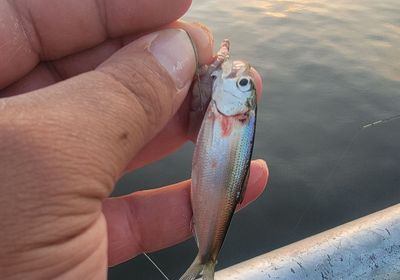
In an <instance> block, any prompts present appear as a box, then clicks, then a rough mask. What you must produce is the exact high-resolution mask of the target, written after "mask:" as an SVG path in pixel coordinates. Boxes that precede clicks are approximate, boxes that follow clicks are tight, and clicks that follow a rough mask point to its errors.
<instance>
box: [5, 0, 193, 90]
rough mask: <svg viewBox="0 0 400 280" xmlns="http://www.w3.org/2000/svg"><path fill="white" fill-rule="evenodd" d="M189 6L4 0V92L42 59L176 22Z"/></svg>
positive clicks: (184, 1) (178, 2) (122, 0)
mask: <svg viewBox="0 0 400 280" xmlns="http://www.w3.org/2000/svg"><path fill="white" fill-rule="evenodd" d="M190 4H191V1H190V0H174V1H162V0H153V1H147V0H90V1H70V0H61V1H53V0H42V1H1V2H0V18H1V19H2V23H3V24H2V25H1V26H0V34H1V35H0V46H1V47H2V52H1V54H0V62H1V63H0V72H1V73H2V75H1V77H0V88H3V87H5V86H7V85H9V84H11V83H12V82H14V81H15V80H17V79H19V78H21V77H22V76H24V75H25V74H26V73H28V72H29V71H31V70H32V69H33V68H34V67H35V65H36V64H37V63H38V62H39V61H40V60H53V59H57V58H60V57H63V56H66V55H69V54H72V53H75V52H78V51H81V50H84V49H87V48H91V47H94V46H96V45H98V44H99V43H101V42H103V41H104V40H106V39H107V38H115V37H119V36H122V35H127V34H132V33H138V32H143V31H146V30H148V29H154V28H156V27H159V26H162V25H165V24H167V23H170V22H173V21H175V20H176V19H178V18H179V17H181V16H182V15H183V14H184V13H185V12H186V11H187V9H188V8H189V6H190ZM60 14H62V16H60Z"/></svg>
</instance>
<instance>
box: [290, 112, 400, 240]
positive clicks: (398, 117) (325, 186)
mask: <svg viewBox="0 0 400 280" xmlns="http://www.w3.org/2000/svg"><path fill="white" fill-rule="evenodd" d="M397 119H400V114H398V115H394V116H391V117H388V118H384V119H380V120H377V121H374V122H371V123H367V124H365V125H363V126H361V127H360V128H359V129H358V131H357V132H356V133H355V134H354V135H353V137H352V138H351V140H350V142H349V143H348V144H347V145H346V147H345V149H344V150H343V152H342V154H341V155H340V156H339V157H338V159H337V160H336V162H337V163H336V164H335V165H334V167H333V168H332V169H331V172H329V174H328V176H327V178H326V179H325V183H324V185H323V187H321V188H318V189H317V191H315V192H314V193H313V195H312V199H313V200H315V199H316V198H317V197H318V196H319V195H320V194H321V192H322V191H324V190H325V189H326V188H327V186H328V185H329V182H330V180H331V178H332V177H333V175H335V174H336V171H337V170H338V169H339V166H340V164H341V163H342V161H343V160H344V159H345V157H346V156H347V154H348V152H349V151H350V148H351V147H352V146H353V144H354V142H355V141H356V140H357V138H358V137H359V136H360V135H361V133H362V132H363V131H365V130H366V129H368V128H372V127H374V126H377V125H382V124H385V123H388V122H391V121H394V120H397ZM311 209H312V205H311V204H308V207H307V208H306V209H305V210H304V211H303V213H302V214H301V215H300V218H299V220H298V221H297V223H296V225H295V226H294V228H293V230H292V233H294V232H295V231H296V230H297V228H298V227H299V225H300V224H301V222H302V221H303V219H304V217H305V216H306V214H308V213H309V212H310V210H311Z"/></svg>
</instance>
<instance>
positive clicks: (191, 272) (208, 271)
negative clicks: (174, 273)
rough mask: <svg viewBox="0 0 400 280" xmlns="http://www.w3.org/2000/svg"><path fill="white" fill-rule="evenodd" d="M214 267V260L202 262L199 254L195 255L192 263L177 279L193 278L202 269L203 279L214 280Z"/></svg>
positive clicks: (191, 279) (190, 279)
mask: <svg viewBox="0 0 400 280" xmlns="http://www.w3.org/2000/svg"><path fill="white" fill-rule="evenodd" d="M214 269H215V262H213V261H211V260H210V261H208V262H207V263H202V262H201V259H200V256H199V255H197V256H196V258H195V259H194V261H193V263H192V264H191V265H190V267H189V268H188V269H187V270H186V272H185V273H184V274H183V275H182V277H181V278H179V280H194V279H196V278H197V277H198V276H199V275H200V273H201V272H202V271H203V277H202V278H203V280H214Z"/></svg>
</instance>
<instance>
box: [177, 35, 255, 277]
mask: <svg viewBox="0 0 400 280" xmlns="http://www.w3.org/2000/svg"><path fill="white" fill-rule="evenodd" d="M229 48H230V43H229V41H228V40H224V41H223V42H222V44H221V49H220V50H219V52H218V54H217V58H216V60H215V61H214V62H213V63H212V64H211V65H209V66H208V68H207V69H203V75H202V76H201V77H200V79H199V80H198V83H199V84H198V85H195V86H194V92H193V94H194V95H195V96H194V98H193V101H192V107H193V112H192V114H193V116H192V117H193V119H201V117H200V118H199V116H198V115H199V114H204V111H205V110H204V107H206V106H205V105H207V104H203V103H208V107H207V110H206V111H205V115H204V119H203V121H202V123H201V127H200V131H199V133H198V137H197V143H196V148H195V151H194V155H193V162H192V189H191V202H192V209H193V227H194V235H195V238H196V241H197V246H198V248H199V251H198V254H197V256H196V258H195V260H194V261H193V263H192V265H191V266H190V267H189V268H188V270H187V271H186V272H185V273H184V274H183V276H182V277H181V278H180V279H181V280H189V279H195V278H196V277H197V276H198V275H200V273H201V272H202V277H203V279H207V280H211V279H214V270H215V265H216V262H217V256H218V253H219V251H220V249H221V246H222V243H223V241H224V238H225V235H226V233H227V230H228V227H229V224H230V221H231V218H232V215H233V213H234V211H235V208H236V205H237V203H240V202H241V201H242V199H243V195H244V192H245V187H246V185H247V178H248V176H249V166H250V160H251V153H252V150H253V142H254V134H255V127H256V107H257V106H256V102H257V98H256V89H255V85H254V81H253V78H252V76H251V70H250V65H249V64H248V63H245V62H243V61H231V60H230V59H229ZM199 103H200V104H199ZM203 105H204V106H203ZM197 125H198V124H197ZM192 126H193V127H194V128H193V130H195V129H196V124H192Z"/></svg>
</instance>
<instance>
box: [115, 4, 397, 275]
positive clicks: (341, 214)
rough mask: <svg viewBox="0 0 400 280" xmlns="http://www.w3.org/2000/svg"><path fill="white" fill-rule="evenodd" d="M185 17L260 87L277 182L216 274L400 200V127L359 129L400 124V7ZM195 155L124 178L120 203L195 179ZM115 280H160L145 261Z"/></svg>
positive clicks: (176, 266) (282, 7) (201, 7)
mask: <svg viewBox="0 0 400 280" xmlns="http://www.w3.org/2000/svg"><path fill="white" fill-rule="evenodd" d="M185 19H186V20H189V21H201V22H203V23H205V24H207V25H208V26H209V27H210V28H211V29H212V30H213V32H214V34H215V38H216V42H219V41H220V40H222V39H223V38H225V37H228V38H230V39H231V41H232V52H233V55H234V56H235V57H239V58H244V59H247V60H249V61H250V62H251V63H252V64H253V65H254V66H255V67H256V68H257V69H258V70H259V72H260V73H261V74H262V76H263V77H264V85H265V87H264V98H263V100H262V103H261V104H260V106H259V108H260V109H259V115H258V116H259V118H258V127H257V137H256V145H255V151H254V158H264V159H266V160H267V161H268V163H269V167H270V173H271V176H270V181H269V184H268V189H267V190H266V192H265V193H264V194H263V195H262V196H261V197H260V199H259V200H258V201H256V202H255V203H253V204H252V205H251V206H250V207H248V208H247V209H245V210H243V211H241V212H240V213H238V214H237V215H235V218H234V219H233V222H232V225H231V228H230V231H229V234H228V236H227V239H226V242H225V243H224V247H223V249H222V251H221V254H220V257H219V263H218V266H217V268H218V269H221V268H223V267H226V266H229V265H231V264H234V263H237V262H239V261H242V260H245V259H248V258H251V257H254V256H256V255H258V254H260V253H264V252H267V251H270V250H272V249H275V248H278V247H281V246H283V245H285V244H288V243H292V242H293V241H296V240H299V239H302V238H304V237H306V236H309V235H312V234H315V233H318V232H321V231H323V230H325V229H328V228H331V227H334V226H336V225H339V224H342V223H344V222H347V221H349V220H352V219H355V218H357V217H360V216H363V215H366V214H368V213H371V212H374V211H376V210H379V209H382V208H385V207H387V206H389V205H392V204H396V203H398V202H400V172H399V167H400V118H399V119H393V120H391V121H388V122H384V123H381V124H379V125H374V126H371V127H368V128H364V129H363V128H362V127H363V126H364V125H366V124H368V123H372V122H374V121H377V120H380V119H386V118H389V117H392V116H396V115H399V114H400V62H399V61H400V5H399V4H398V0H382V1H372V0H353V1H352V0H336V1H322V0H316V1H314V0H298V1H284V0H281V1H280V0H275V1H261V0H250V1H239V0H234V1H232V0H230V1H227V0H224V1H218V2H216V1H196V2H194V4H193V6H192V8H191V10H190V11H189V13H188V14H187V16H186V17H185ZM192 148H193V147H192V145H191V144H188V145H186V146H184V147H183V148H182V149H181V150H180V151H179V152H178V153H176V154H174V155H172V156H170V157H168V158H166V159H164V160H163V161H161V162H158V163H156V164H154V165H152V166H148V167H146V168H143V169H141V170H138V171H137V172H135V173H133V174H130V175H128V176H127V177H125V178H123V180H121V183H120V186H119V188H118V190H117V191H116V195H119V194H123V193H129V192H132V191H134V190H138V189H143V188H147V187H148V186H155V187H157V186H161V185H164V184H169V183H174V182H177V181H179V180H183V179H187V178H188V177H189V176H190V165H191V156H192V155H191V153H192ZM172 163H173V164H172ZM177 163H179V169H177V168H176V167H177ZM149 222H151V221H149ZM195 254H196V248H195V243H194V241H193V240H190V241H187V242H184V243H182V244H180V245H178V246H175V247H173V248H168V249H165V250H163V251H160V252H157V253H153V254H151V256H152V257H153V258H154V259H155V260H156V261H157V263H158V264H159V265H160V266H161V267H162V269H163V270H164V271H165V273H166V274H167V275H168V276H170V277H171V279H176V278H178V277H179V275H180V274H181V273H182V272H183V271H184V270H185V269H186V268H187V266H188V265H189V264H190V263H191V262H192V259H193V258H194V256H195ZM109 276H110V277H109V278H110V279H114V280H116V279H162V277H161V275H160V274H158V272H157V271H155V269H154V268H153V267H152V265H151V264H150V263H149V262H148V261H147V260H146V259H145V258H144V257H138V258H135V259H134V260H132V261H129V262H127V263H125V264H122V265H119V266H117V267H115V268H113V269H111V270H110V273H109Z"/></svg>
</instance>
